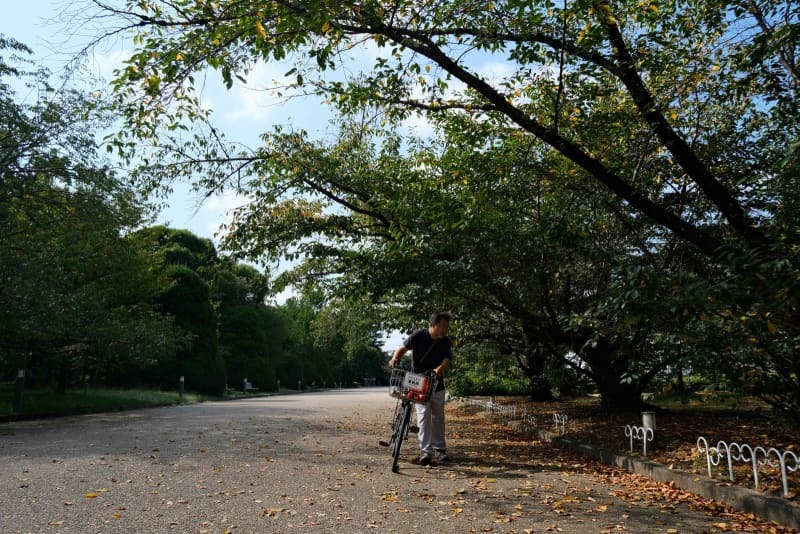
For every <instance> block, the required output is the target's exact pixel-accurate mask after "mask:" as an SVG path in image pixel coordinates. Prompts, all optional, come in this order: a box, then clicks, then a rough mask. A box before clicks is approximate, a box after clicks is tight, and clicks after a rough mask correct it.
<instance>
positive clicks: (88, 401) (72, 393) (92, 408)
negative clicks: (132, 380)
mask: <svg viewBox="0 0 800 534" xmlns="http://www.w3.org/2000/svg"><path fill="white" fill-rule="evenodd" d="M13 398H14V389H13V386H12V387H8V386H6V385H3V386H0V417H2V418H10V417H12V408H13V405H12V403H13ZM199 400H202V399H201V398H200V396H198V395H195V394H184V395H183V398H181V397H180V395H178V393H177V392H170V391H155V390H141V389H95V388H88V389H74V390H67V391H65V392H64V393H57V392H55V391H53V390H52V389H26V390H25V391H24V392H23V394H22V407H21V410H20V414H19V417H21V418H32V417H51V416H60V415H77V414H85V413H99V412H113V411H118V410H132V409H136V408H149V407H153V406H166V405H172V404H186V403H193V402H197V401H199Z"/></svg>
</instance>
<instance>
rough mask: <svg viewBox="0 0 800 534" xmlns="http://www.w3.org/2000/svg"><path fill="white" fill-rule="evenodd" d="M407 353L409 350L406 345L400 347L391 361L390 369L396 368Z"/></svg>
mask: <svg viewBox="0 0 800 534" xmlns="http://www.w3.org/2000/svg"><path fill="white" fill-rule="evenodd" d="M406 352H408V348H407V347H406V346H405V345H400V346H399V347H397V350H396V351H394V355H393V356H392V359H391V360H389V367H394V366H395V365H397V362H399V361H400V358H402V357H403V354H405V353H406Z"/></svg>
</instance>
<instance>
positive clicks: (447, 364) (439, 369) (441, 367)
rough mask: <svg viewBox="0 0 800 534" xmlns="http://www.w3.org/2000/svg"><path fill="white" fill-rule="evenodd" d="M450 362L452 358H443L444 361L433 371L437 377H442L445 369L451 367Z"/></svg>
mask: <svg viewBox="0 0 800 534" xmlns="http://www.w3.org/2000/svg"><path fill="white" fill-rule="evenodd" d="M450 364H451V362H450V358H445V359H444V360H442V363H441V364H439V367H436V368H434V369H433V371H434V372H435V373H436V377H437V378H441V377H442V374H444V372H445V371H447V370H448V369H450Z"/></svg>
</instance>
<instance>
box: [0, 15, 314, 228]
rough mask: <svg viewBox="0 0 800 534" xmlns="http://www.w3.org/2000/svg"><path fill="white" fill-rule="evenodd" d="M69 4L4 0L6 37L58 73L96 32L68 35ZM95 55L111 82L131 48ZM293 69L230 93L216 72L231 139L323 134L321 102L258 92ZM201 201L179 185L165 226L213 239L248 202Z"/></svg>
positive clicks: (209, 95) (254, 76) (212, 100)
mask: <svg viewBox="0 0 800 534" xmlns="http://www.w3.org/2000/svg"><path fill="white" fill-rule="evenodd" d="M65 5H69V2H65V1H64V0H61V1H53V0H27V1H24V2H12V1H10V0H4V2H3V16H2V18H0V33H2V34H4V35H5V36H7V37H13V38H14V39H16V40H18V41H21V42H23V43H25V44H26V45H28V46H29V47H31V48H32V49H33V50H34V60H36V61H37V62H41V63H43V64H44V65H45V66H47V67H48V68H49V69H50V70H51V71H52V72H54V73H57V72H59V71H60V70H61V69H62V68H63V66H64V65H65V62H66V61H68V60H69V59H70V58H71V56H72V54H74V52H75V51H77V50H79V49H80V48H81V47H82V46H84V45H85V44H87V43H88V38H89V36H90V35H91V34H92V31H93V30H92V29H82V31H83V35H73V36H71V37H69V38H68V37H66V32H65V31H64V30H65V27H64V24H63V23H61V22H59V21H58V16H59V14H60V13H61V12H62V10H63V9H64V6H65ZM54 49H55V51H54ZM95 53H96V55H95V56H93V59H94V61H93V62H92V64H93V65H94V67H93V68H96V69H97V71H98V72H99V73H100V74H102V75H103V76H104V77H105V78H107V79H108V78H110V76H111V73H112V71H113V69H114V67H115V66H117V65H119V64H120V61H121V60H122V59H123V58H124V57H125V55H126V53H127V49H126V46H125V45H124V44H123V43H118V42H111V43H107V44H106V45H104V46H102V47H100V48H98V49H97V50H96V51H95ZM287 70H289V67H288V66H286V65H276V64H271V65H264V64H261V65H257V66H256V67H255V68H254V69H253V71H252V72H251V73H250V75H249V76H248V82H249V84H248V87H245V86H242V84H238V85H236V86H234V87H233V88H232V89H231V90H230V91H228V90H226V89H225V88H224V87H223V86H222V84H221V83H219V80H218V79H217V78H216V74H215V73H211V74H210V75H209V78H208V80H207V83H206V84H205V88H204V90H203V92H202V98H203V102H204V105H206V106H207V107H209V108H211V109H213V110H214V117H215V118H214V123H215V126H216V127H217V128H218V129H219V130H220V131H222V132H225V135H226V136H227V137H228V138H229V139H232V140H235V141H238V142H241V143H244V144H246V145H249V146H254V145H256V144H258V142H259V140H258V135H259V134H260V133H262V132H264V131H267V130H269V129H270V128H271V126H272V125H274V124H284V125H292V126H293V127H295V128H303V129H305V130H307V131H309V132H310V133H311V134H312V135H317V134H319V135H322V134H323V133H324V131H325V129H326V127H327V125H328V120H329V118H330V113H329V111H328V110H327V109H326V108H325V107H323V106H322V105H321V104H319V103H318V102H317V101H313V100H312V99H310V98H305V99H299V100H295V101H292V102H289V103H286V102H282V101H279V100H278V99H277V98H275V97H274V96H272V95H271V94H270V93H269V92H268V91H263V90H257V88H262V87H269V86H271V85H272V83H273V81H274V80H277V79H281V78H282V75H283V73H284V72H286V71H287ZM198 199H199V196H198V195H196V194H192V193H191V192H189V188H188V186H186V185H178V186H176V187H175V193H174V194H173V195H172V196H171V197H170V198H169V200H168V207H166V208H165V209H164V211H163V212H162V214H161V217H160V221H159V222H163V223H168V224H169V225H170V226H173V227H175V228H186V229H188V230H190V231H192V232H194V233H195V234H198V235H200V236H203V237H209V238H213V237H214V234H215V233H216V232H217V230H218V228H219V225H220V224H221V223H224V222H225V221H226V219H227V213H228V211H229V210H231V209H233V208H235V207H236V206H238V205H240V204H241V203H242V202H243V201H244V199H241V198H237V197H236V196H233V195H223V196H219V197H212V198H210V199H208V200H206V201H205V202H204V203H203V204H202V205H199V202H198Z"/></svg>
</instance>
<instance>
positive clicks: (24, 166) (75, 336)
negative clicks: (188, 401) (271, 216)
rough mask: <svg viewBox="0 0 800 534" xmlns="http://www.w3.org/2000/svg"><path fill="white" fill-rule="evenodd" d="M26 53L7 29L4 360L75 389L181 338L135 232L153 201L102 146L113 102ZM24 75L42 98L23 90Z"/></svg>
mask: <svg viewBox="0 0 800 534" xmlns="http://www.w3.org/2000/svg"><path fill="white" fill-rule="evenodd" d="M26 53H28V50H27V49H26V48H25V47H24V45H22V44H20V43H17V42H15V41H13V40H11V39H6V38H3V37H1V36H0V117H1V118H0V227H2V228H3V231H2V232H0V280H2V282H1V283H0V363H2V368H3V370H4V374H5V373H7V372H8V371H9V369H16V368H26V367H27V368H28V369H29V370H31V371H32V373H31V375H30V378H31V380H32V381H34V382H39V383H45V382H50V383H54V384H56V385H57V386H58V387H59V388H60V389H63V388H65V387H66V386H67V385H69V384H71V383H74V382H75V381H81V382H82V381H84V380H86V379H87V377H88V378H89V379H90V380H95V379H101V380H102V379H104V378H105V377H107V376H109V375H113V374H115V373H116V372H117V371H118V370H119V369H120V368H122V367H124V366H126V365H129V364H133V363H134V362H136V364H137V365H142V364H146V362H147V361H149V360H150V359H151V358H157V357H160V356H161V355H163V354H166V353H169V352H171V351H174V350H175V347H176V345H177V343H178V339H179V337H178V336H176V335H175V331H174V329H173V326H172V324H171V321H170V320H169V319H168V318H167V317H165V316H163V315H160V314H159V313H158V312H157V311H156V310H155V309H154V307H153V306H152V305H150V304H149V303H148V300H149V299H150V298H151V297H152V296H153V295H154V294H155V292H156V291H157V282H156V280H155V279H154V278H153V277H152V276H151V274H150V273H149V271H148V265H147V262H146V261H145V258H143V257H142V256H141V255H139V254H138V252H137V250H136V249H135V248H133V247H131V246H130V243H129V242H128V241H127V240H126V239H125V238H124V235H123V234H124V233H125V232H126V231H129V230H130V229H131V228H133V227H135V226H136V225H138V224H140V222H141V220H142V215H143V212H144V208H143V203H142V202H141V200H140V198H139V197H138V195H137V194H136V193H135V192H134V191H133V190H131V189H130V188H128V187H126V186H124V185H123V184H122V183H121V182H120V181H119V180H118V179H117V177H116V176H115V175H114V173H113V172H112V171H111V170H110V169H109V168H108V167H106V166H104V165H103V163H102V161H101V159H100V158H99V157H98V154H97V146H96V144H95V141H94V131H95V130H96V129H99V128H101V127H105V126H106V125H107V124H108V120H109V114H108V112H109V110H108V108H107V107H106V106H105V103H104V102H103V101H102V100H101V99H99V98H98V97H96V96H94V95H87V94H84V93H81V92H77V91H69V90H62V91H55V90H54V89H53V88H51V87H50V86H49V85H48V84H47V73H46V72H44V71H42V70H38V69H36V68H35V66H34V65H32V64H30V63H28V62H26V61H25V60H24V58H23V59H16V60H15V58H17V56H23V57H24V55H25V54H26ZM28 69H30V70H28ZM12 81H15V82H16V83H18V84H20V85H23V86H24V84H29V85H30V87H32V88H34V89H35V91H37V93H36V94H37V99H36V101H35V102H33V103H32V104H24V103H21V102H19V101H17V99H16V95H15V93H14V91H13V90H12V88H11V85H10V84H11V82H12Z"/></svg>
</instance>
